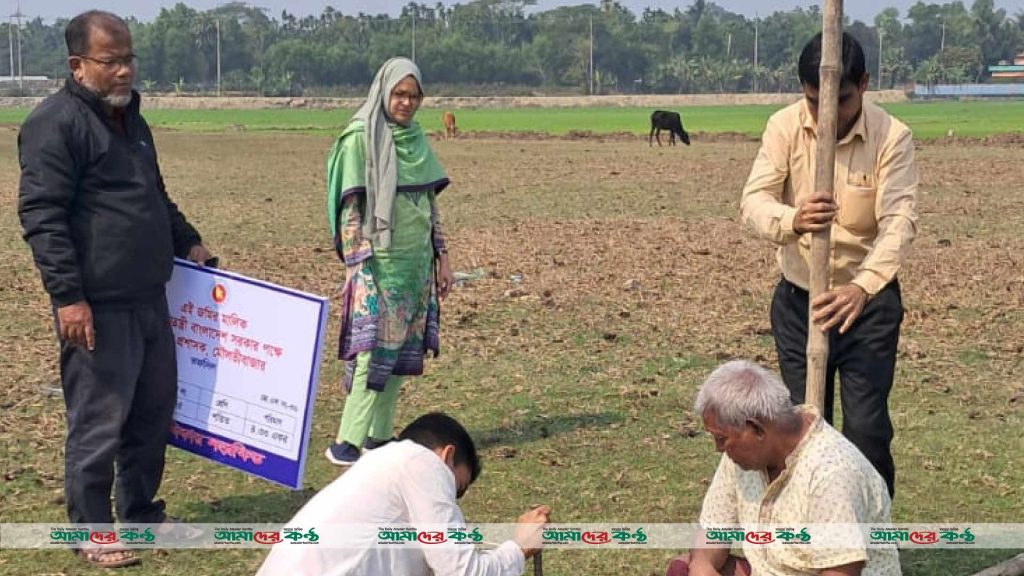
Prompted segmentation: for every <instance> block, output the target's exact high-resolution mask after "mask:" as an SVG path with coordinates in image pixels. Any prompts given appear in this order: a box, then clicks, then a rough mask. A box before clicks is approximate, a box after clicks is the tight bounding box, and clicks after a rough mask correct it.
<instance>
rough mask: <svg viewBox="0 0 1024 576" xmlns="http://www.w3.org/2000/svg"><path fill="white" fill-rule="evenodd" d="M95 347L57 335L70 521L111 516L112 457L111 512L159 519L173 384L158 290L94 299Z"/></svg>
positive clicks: (127, 518) (130, 518)
mask: <svg viewBox="0 0 1024 576" xmlns="http://www.w3.org/2000/svg"><path fill="white" fill-rule="evenodd" d="M92 314H93V326H94V327H95V330H96V348H95V350H93V351H92V352H90V351H89V350H87V349H86V348H84V347H78V346H72V345H70V344H68V343H67V342H61V353H60V372H61V383H62V385H63V388H64V404H65V406H66V407H67V418H68V437H67V442H66V444H65V455H64V497H65V500H66V503H67V508H68V518H69V519H70V521H71V522H74V523H109V522H112V521H113V520H112V516H111V510H110V488H111V485H112V484H113V482H114V465H115V464H114V463H115V461H116V463H117V486H116V498H115V501H116V503H117V516H118V518H119V519H120V520H121V521H122V522H161V521H163V519H164V518H165V515H164V512H163V502H162V501H154V500H153V498H154V497H155V496H156V492H157V489H158V488H159V487H160V480H161V478H162V476H163V471H164V449H165V447H166V445H167V440H168V437H169V435H170V432H169V430H170V424H171V418H172V416H173V414H174V405H175V400H176V398H177V391H178V384H177V380H178V370H177V364H176V361H175V348H174V336H173V334H172V332H171V327H170V322H169V317H168V314H167V300H166V299H164V298H163V297H162V296H161V297H160V298H158V299H156V300H154V301H152V302H151V303H149V304H147V305H139V306H134V307H131V308H118V309H114V308H109V307H106V308H105V307H103V306H100V305H97V306H93V308H92Z"/></svg>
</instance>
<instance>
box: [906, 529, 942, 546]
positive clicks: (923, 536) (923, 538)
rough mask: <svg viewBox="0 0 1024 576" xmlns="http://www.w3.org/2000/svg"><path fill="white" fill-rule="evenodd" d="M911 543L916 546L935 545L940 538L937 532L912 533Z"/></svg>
mask: <svg viewBox="0 0 1024 576" xmlns="http://www.w3.org/2000/svg"><path fill="white" fill-rule="evenodd" d="M910 541H911V542H913V543H914V544H935V543H936V542H938V541H939V536H938V535H937V534H936V533H935V532H911V533H910Z"/></svg>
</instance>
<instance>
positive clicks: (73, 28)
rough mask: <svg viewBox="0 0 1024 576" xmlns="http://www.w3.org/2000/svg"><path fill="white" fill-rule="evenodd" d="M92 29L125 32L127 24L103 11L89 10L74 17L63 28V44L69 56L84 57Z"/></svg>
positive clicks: (118, 17) (114, 15)
mask: <svg viewBox="0 0 1024 576" xmlns="http://www.w3.org/2000/svg"><path fill="white" fill-rule="evenodd" d="M93 28H103V29H104V30H108V31H115V30H116V31H121V30H122V29H123V30H124V31H125V32H127V31H128V24H127V23H126V22H125V21H124V20H122V19H121V17H120V16H118V15H116V14H111V13H110V12H104V11H103V10H89V11H88V12H82V13H81V14H79V15H78V16H75V17H74V18H72V19H71V21H70V22H68V25H67V27H66V28H64V43H65V44H66V45H67V47H68V55H69V56H84V55H86V54H87V53H88V52H89V35H90V34H91V33H92V29H93Z"/></svg>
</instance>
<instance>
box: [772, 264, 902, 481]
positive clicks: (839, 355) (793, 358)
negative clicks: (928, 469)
mask: <svg viewBox="0 0 1024 576" xmlns="http://www.w3.org/2000/svg"><path fill="white" fill-rule="evenodd" d="M807 298H808V296H807V291H806V290H804V289H802V288H800V287H798V286H796V285H794V284H792V283H790V282H789V281H787V280H786V279H785V278H783V279H782V281H780V282H779V284H778V286H776V287H775V296H774V297H773V298H772V311H771V316H772V335H773V336H774V337H775V349H776V351H777V352H778V355H779V366H780V367H781V368H782V379H783V380H784V381H785V382H786V386H787V387H788V388H789V392H790V395H791V396H792V397H793V402H795V403H797V404H802V403H803V402H804V398H805V397H806V390H805V389H806V384H807ZM902 322H903V301H902V299H901V297H900V286H899V282H897V281H896V280H895V279H894V280H893V281H892V282H890V283H889V284H888V285H887V286H886V287H885V288H883V289H882V290H881V291H880V292H879V293H878V294H876V295H875V297H874V298H872V299H871V300H869V301H868V302H867V304H866V305H865V306H864V311H863V312H861V315H860V317H859V318H857V320H856V321H855V322H854V324H853V326H851V327H850V330H848V331H847V332H846V334H843V335H840V334H839V332H838V330H837V329H833V330H832V331H831V332H830V333H829V355H828V366H827V373H826V378H825V406H824V413H823V416H824V418H825V420H826V421H828V422H829V423H830V424H831V423H832V412H833V404H834V402H835V375H836V371H837V370H838V372H839V381H840V402H841V404H842V410H843V435H844V436H846V437H847V438H848V439H849V440H850V441H851V442H853V443H854V444H855V445H856V446H857V447H858V448H860V451H861V452H862V453H863V454H864V456H866V457H867V459H868V461H870V462H871V464H872V465H874V467H875V469H876V470H878V473H879V474H881V475H882V478H883V479H885V483H886V485H888V487H889V495H890V496H892V495H894V494H895V482H896V469H895V465H894V464H893V460H892V451H891V444H892V438H893V428H892V420H891V419H890V417H889V404H888V400H889V391H890V390H892V381H893V374H894V372H895V370H896V345H897V344H898V342H899V337H900V324H901V323H902Z"/></svg>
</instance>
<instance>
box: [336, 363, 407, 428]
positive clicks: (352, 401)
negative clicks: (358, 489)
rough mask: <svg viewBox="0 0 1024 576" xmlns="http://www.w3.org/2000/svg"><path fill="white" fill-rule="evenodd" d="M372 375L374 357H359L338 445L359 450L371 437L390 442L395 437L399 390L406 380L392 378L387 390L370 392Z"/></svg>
mask: <svg viewBox="0 0 1024 576" xmlns="http://www.w3.org/2000/svg"><path fill="white" fill-rule="evenodd" d="M369 372H370V353H369V352H360V353H359V354H357V355H356V367H355V373H354V374H353V376H352V390H351V391H350V392H349V393H348V397H347V398H345V410H344V412H342V414H341V425H340V426H339V427H338V437H337V438H336V440H335V441H336V442H337V443H339V444H340V443H342V442H348V443H349V444H351V445H353V446H355V447H357V448H359V447H362V445H363V443H364V442H366V437H367V436H369V437H370V438H373V439H374V440H389V439H390V438H391V437H392V436H394V433H395V432H394V428H395V406H396V405H397V404H398V389H399V388H401V386H402V378H401V377H399V376H392V377H390V378H388V381H387V384H385V386H384V390H381V391H380V392H378V391H376V390H368V389H367V388H366V380H367V377H368V376H369Z"/></svg>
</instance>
